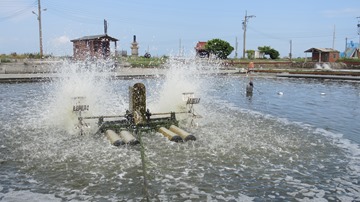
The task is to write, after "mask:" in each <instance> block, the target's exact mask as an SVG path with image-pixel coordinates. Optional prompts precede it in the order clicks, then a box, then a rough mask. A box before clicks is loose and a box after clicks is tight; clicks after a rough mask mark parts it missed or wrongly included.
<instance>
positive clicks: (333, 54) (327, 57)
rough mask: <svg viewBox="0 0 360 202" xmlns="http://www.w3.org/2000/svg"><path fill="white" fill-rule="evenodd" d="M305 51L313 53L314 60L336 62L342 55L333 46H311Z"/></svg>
mask: <svg viewBox="0 0 360 202" xmlns="http://www.w3.org/2000/svg"><path fill="white" fill-rule="evenodd" d="M304 52H305V53H312V57H311V58H312V61H314V62H336V61H337V60H338V59H339V57H340V52H339V51H337V50H334V49H332V48H310V49H308V50H306V51H304Z"/></svg>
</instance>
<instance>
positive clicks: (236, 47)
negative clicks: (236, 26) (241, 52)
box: [235, 37, 238, 58]
mask: <svg viewBox="0 0 360 202" xmlns="http://www.w3.org/2000/svg"><path fill="white" fill-rule="evenodd" d="M237 51H238V40H237V37H235V58H237V54H238V53H237Z"/></svg>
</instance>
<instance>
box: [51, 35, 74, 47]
mask: <svg viewBox="0 0 360 202" xmlns="http://www.w3.org/2000/svg"><path fill="white" fill-rule="evenodd" d="M52 42H53V45H54V46H63V45H68V44H70V38H69V37H68V36H65V35H64V36H60V37H57V38H55V39H53V40H52Z"/></svg>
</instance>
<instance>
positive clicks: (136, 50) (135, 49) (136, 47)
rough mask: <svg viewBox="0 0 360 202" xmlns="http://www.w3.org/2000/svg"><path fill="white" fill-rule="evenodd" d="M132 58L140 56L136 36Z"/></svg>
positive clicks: (132, 48)
mask: <svg viewBox="0 0 360 202" xmlns="http://www.w3.org/2000/svg"><path fill="white" fill-rule="evenodd" d="M131 56H133V57H137V56H139V46H138V43H137V42H136V35H134V39H133V42H132V43H131Z"/></svg>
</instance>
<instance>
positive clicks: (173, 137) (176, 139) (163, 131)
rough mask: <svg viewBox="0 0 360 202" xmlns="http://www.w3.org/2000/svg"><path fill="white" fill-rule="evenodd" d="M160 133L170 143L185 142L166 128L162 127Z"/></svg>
mask: <svg viewBox="0 0 360 202" xmlns="http://www.w3.org/2000/svg"><path fill="white" fill-rule="evenodd" d="M159 132H160V133H161V134H163V135H164V136H165V137H167V138H168V139H169V140H170V141H174V142H180V141H183V140H182V138H181V137H180V136H179V135H177V134H176V133H174V132H172V131H170V130H168V129H166V128H165V127H160V128H159Z"/></svg>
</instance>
